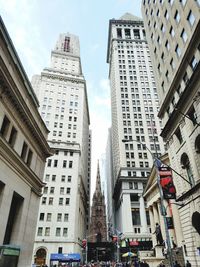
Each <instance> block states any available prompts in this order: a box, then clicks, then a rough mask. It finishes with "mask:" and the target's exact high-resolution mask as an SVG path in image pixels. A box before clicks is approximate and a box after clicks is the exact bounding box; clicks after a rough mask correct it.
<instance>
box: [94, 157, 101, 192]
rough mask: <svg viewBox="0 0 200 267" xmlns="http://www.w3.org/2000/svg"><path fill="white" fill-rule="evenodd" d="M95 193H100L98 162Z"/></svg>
mask: <svg viewBox="0 0 200 267" xmlns="http://www.w3.org/2000/svg"><path fill="white" fill-rule="evenodd" d="M95 193H96V194H98V193H101V178H100V170H99V160H98V163H97V178H96V190H95Z"/></svg>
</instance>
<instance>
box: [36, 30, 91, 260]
mask: <svg viewBox="0 0 200 267" xmlns="http://www.w3.org/2000/svg"><path fill="white" fill-rule="evenodd" d="M32 83H33V86H34V87H35V91H36V92H37V95H38V98H39V101H40V112H41V115H42V117H43V120H44V121H45V124H46V125H47V127H48V129H49V130H50V133H49V138H48V142H49V145H50V147H51V148H52V149H54V151H55V154H54V156H52V157H51V158H50V159H49V160H48V161H47V164H46V168H45V175H44V182H45V183H46V186H45V187H44V190H43V196H42V198H41V203H40V211H39V217H38V224H37V233H36V238H35V247H34V261H35V262H36V263H40V264H41V263H47V264H49V261H50V260H51V259H53V258H52V255H51V254H53V253H59V254H62V253H75V252H79V253H80V252H81V246H80V245H81V240H82V239H83V238H84V237H85V235H86V230H87V229H86V226H87V227H88V224H89V196H90V140H91V132H90V131H89V110H88V101H87V91H86V81H85V79H84V76H83V74H82V69H81V60H80V51H79V40H78V37H77V36H75V35H72V34H61V35H60V37H59V39H58V41H57V44H56V47H55V49H54V50H53V51H52V53H51V67H49V68H45V69H44V70H43V72H42V73H41V75H40V76H35V77H34V78H33V82H32Z"/></svg>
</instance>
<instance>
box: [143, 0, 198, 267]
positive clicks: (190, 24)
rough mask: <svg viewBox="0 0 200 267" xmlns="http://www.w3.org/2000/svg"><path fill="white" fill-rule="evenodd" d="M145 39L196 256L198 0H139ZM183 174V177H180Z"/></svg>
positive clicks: (189, 250)
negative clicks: (140, 0) (148, 48)
mask: <svg viewBox="0 0 200 267" xmlns="http://www.w3.org/2000/svg"><path fill="white" fill-rule="evenodd" d="M142 12H143V17H144V23H145V29H146V32H147V39H148V43H149V46H150V51H151V56H152V61H153V67H154V70H155V74H156V80H157V85H158V88H159V91H158V93H159V98H160V102H161V107H160V111H159V117H160V118H161V119H162V121H163V130H162V133H161V135H162V137H163V139H164V141H165V142H166V144H167V150H168V154H169V159H170V164H171V166H172V168H174V169H175V170H176V171H177V172H178V173H179V175H178V174H177V173H174V175H173V176H174V183H175V186H176V190H177V201H178V202H179V203H183V204H184V205H183V206H182V207H180V208H179V213H180V220H181V225H182V232H183V238H182V239H180V236H179V237H178V238H177V239H178V242H179V244H178V245H182V246H183V247H184V253H185V260H189V261H190V262H191V264H192V266H199V262H200V258H199V255H200V254H199V253H200V238H199V234H200V223H199V222H200V157H199V153H200V127H199V126H200V116H199V114H200V97H199V96H200V94H199V88H200V79H199V76H200V66H199V59H200V2H199V1H190V0H188V1H156V3H153V1H151V3H150V2H149V1H143V3H142ZM181 176H182V177H183V178H185V180H184V179H183V178H182V177H181Z"/></svg>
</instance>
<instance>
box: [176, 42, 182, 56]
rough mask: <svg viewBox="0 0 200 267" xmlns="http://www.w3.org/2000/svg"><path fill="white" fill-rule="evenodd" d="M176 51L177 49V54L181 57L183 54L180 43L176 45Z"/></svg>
mask: <svg viewBox="0 0 200 267" xmlns="http://www.w3.org/2000/svg"><path fill="white" fill-rule="evenodd" d="M175 51H176V54H177V56H178V57H180V56H181V49H180V47H179V45H178V44H177V46H176V49H175Z"/></svg>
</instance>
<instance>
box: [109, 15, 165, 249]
mask: <svg viewBox="0 0 200 267" xmlns="http://www.w3.org/2000/svg"><path fill="white" fill-rule="evenodd" d="M107 62H108V63H109V66H110V69H109V79H110V86H111V112H112V130H111V133H112V135H111V140H112V141H111V142H110V143H111V144H112V150H111V153H112V164H113V179H114V181H113V184H114V193H113V197H114V204H115V209H114V211H113V217H115V227H116V231H117V232H118V231H120V232H122V233H123V236H124V237H125V238H128V239H129V241H136V240H137V241H140V242H141V246H143V247H145V246H146V248H147V247H149V245H150V242H148V241H150V240H151V238H150V225H149V214H148V211H147V210H146V205H145V201H144V198H143V197H142V192H143V189H144V187H145V185H146V182H147V177H148V174H149V172H150V168H151V166H152V164H153V156H154V155H156V154H157V156H159V155H161V153H163V152H164V145H163V143H162V142H161V138H160V136H159V133H160V131H161V124H160V121H159V119H158V117H157V112H158V110H159V101H158V95H157V89H156V85H155V79H154V74H153V69H152V64H151V59H150V54H149V48H148V46H147V42H146V37H145V31H144V26H143V21H142V20H141V19H140V18H138V17H135V16H133V15H132V14H129V13H126V14H125V15H124V16H122V17H121V18H119V19H112V20H110V23H109V34H108V52H107ZM122 140H126V142H125V143H123V142H122ZM131 140H133V141H131ZM143 144H145V145H146V146H147V147H148V149H149V150H150V151H151V153H149V151H148V150H147V149H146V146H145V145H143ZM109 218H111V214H109ZM142 242H144V243H142Z"/></svg>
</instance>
